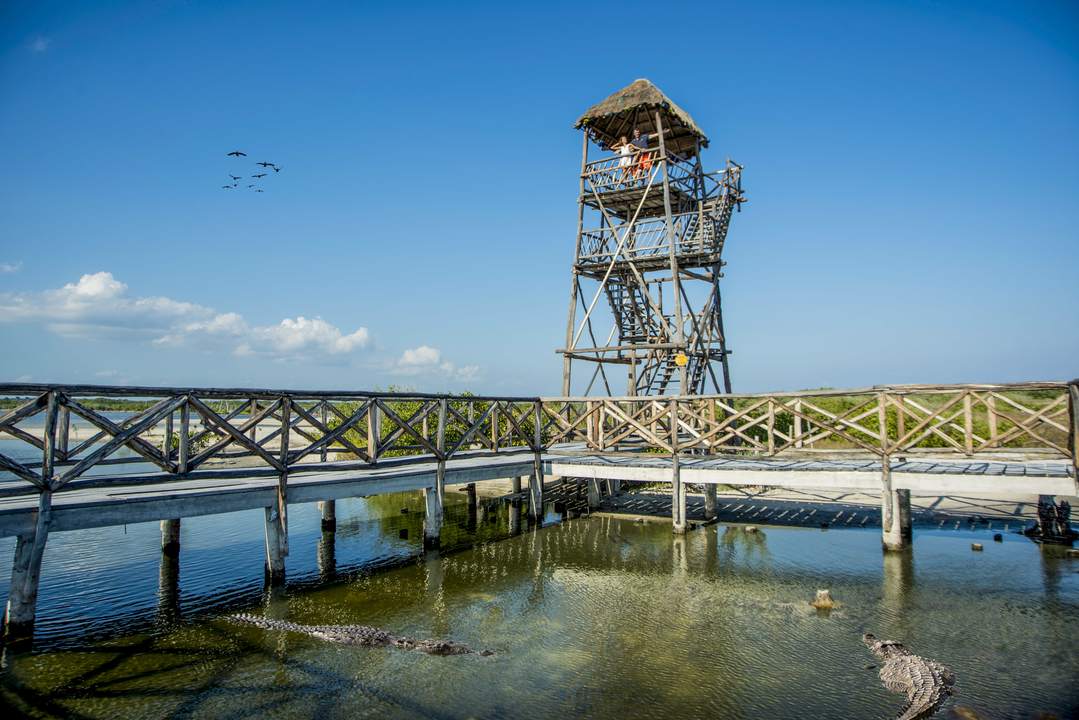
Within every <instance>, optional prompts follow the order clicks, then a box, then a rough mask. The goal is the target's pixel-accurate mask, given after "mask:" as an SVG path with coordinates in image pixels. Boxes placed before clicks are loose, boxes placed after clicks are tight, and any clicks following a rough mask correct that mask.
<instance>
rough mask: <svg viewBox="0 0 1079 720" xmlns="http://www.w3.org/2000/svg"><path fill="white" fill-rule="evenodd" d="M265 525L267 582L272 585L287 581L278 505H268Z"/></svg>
mask: <svg viewBox="0 0 1079 720" xmlns="http://www.w3.org/2000/svg"><path fill="white" fill-rule="evenodd" d="M264 510H265V519H264V520H265V521H264V523H263V526H264V528H265V532H266V583H267V584H268V585H270V586H275V585H283V584H284V583H285V553H284V552H283V548H282V547H281V517H280V516H279V515H278V513H277V505H276V504H275V505H273V506H271V507H267V508H265V509H264Z"/></svg>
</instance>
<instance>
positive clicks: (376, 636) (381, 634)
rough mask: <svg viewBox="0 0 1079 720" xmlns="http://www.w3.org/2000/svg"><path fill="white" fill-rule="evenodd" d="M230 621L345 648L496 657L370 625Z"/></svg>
mask: <svg viewBox="0 0 1079 720" xmlns="http://www.w3.org/2000/svg"><path fill="white" fill-rule="evenodd" d="M228 619H229V620H231V621H233V622H238V623H244V624H247V625H254V626H256V627H260V628H265V629H267V630H284V631H286V632H296V633H303V634H304V635H310V636H311V637H316V638H318V639H320V640H327V641H329V642H334V643H341V644H343V645H368V646H373V647H395V648H400V649H402V650H419V651H420V652H425V653H428V654H429V655H469V654H472V653H475V654H477V655H493V654H494V653H493V652H491V651H490V650H479V651H477V650H473V649H472V648H470V647H468V646H467V645H461V644H460V643H455V642H451V641H449V640H416V639H414V638H410V637H404V636H401V635H393V634H391V633H388V632H386V631H385V630H380V629H378V628H376V627H370V626H368V625H303V624H301V623H294V622H288V621H287V620H273V619H270V618H265V617H259V616H258V615H248V614H246V613H244V614H240V615H230V616H229V618H228Z"/></svg>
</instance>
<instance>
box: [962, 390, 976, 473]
mask: <svg viewBox="0 0 1079 720" xmlns="http://www.w3.org/2000/svg"><path fill="white" fill-rule="evenodd" d="M971 394H972V392H971V391H970V390H967V391H966V392H965V393H964V394H963V448H964V449H965V450H966V453H967V456H968V457H969V456H971V455H973V454H974V412H973V410H974V407H973V400H972V397H971Z"/></svg>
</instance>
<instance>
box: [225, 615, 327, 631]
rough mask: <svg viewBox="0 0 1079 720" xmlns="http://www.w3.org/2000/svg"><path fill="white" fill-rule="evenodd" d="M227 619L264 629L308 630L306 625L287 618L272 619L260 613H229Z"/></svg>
mask: <svg viewBox="0 0 1079 720" xmlns="http://www.w3.org/2000/svg"><path fill="white" fill-rule="evenodd" d="M228 619H229V620H230V621H232V622H234V623H240V624H243V625H254V626H255V627H260V628H264V629H266V630H285V631H289V632H308V627H307V626H306V625H300V624H299V623H294V622H289V621H287V620H274V619H272V618H268V617H262V616H260V615H251V614H249V613H238V614H236V615H229V616H228Z"/></svg>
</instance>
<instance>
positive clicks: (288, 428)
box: [277, 395, 292, 555]
mask: <svg viewBox="0 0 1079 720" xmlns="http://www.w3.org/2000/svg"><path fill="white" fill-rule="evenodd" d="M280 402H281V453H280V455H279V459H280V461H281V466H282V467H283V468H284V470H282V471H281V473H280V475H278V478H277V516H278V518H279V522H280V523H281V552H282V554H284V555H288V446H289V436H290V435H291V434H292V422H291V412H292V400H291V399H290V398H289V397H288V396H287V395H282V396H281V400H280Z"/></svg>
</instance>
